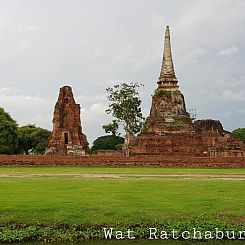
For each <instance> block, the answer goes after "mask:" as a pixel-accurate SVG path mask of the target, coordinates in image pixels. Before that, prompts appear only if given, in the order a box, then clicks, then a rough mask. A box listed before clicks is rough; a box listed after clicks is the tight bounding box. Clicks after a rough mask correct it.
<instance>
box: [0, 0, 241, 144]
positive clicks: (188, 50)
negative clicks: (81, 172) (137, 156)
mask: <svg viewBox="0 0 245 245" xmlns="http://www.w3.org/2000/svg"><path fill="white" fill-rule="evenodd" d="M0 6H1V8H0V106H1V107H3V108H4V109H5V110H6V111H8V112H9V113H10V114H11V115H12V117H13V118H14V119H16V120H17V122H18V123H19V124H20V125H24V124H27V123H34V124H36V125H38V126H41V127H44V128H48V129H50V130H51V129H52V116H53V109H54V105H55V102H56V100H57V96H58V91H59V88H60V87H61V86H63V85H70V86H72V88H73V93H74V95H75V98H76V101H77V103H80V104H81V107H82V115H81V117H82V124H83V131H84V133H85V134H86V135H87V136H88V139H89V141H90V143H91V142H92V141H93V140H94V139H95V138H96V137H98V136H100V135H103V134H104V133H103V130H102V128H101V125H103V124H105V123H107V122H109V121H110V117H109V116H108V115H106V113H105V109H106V108H107V105H108V101H107V99H106V92H105V89H106V87H108V86H111V85H113V84H116V83H119V82H122V81H123V82H134V81H138V82H141V83H143V84H144V85H145V86H144V87H143V88H142V89H141V90H140V94H141V98H142V101H143V104H142V108H143V112H144V116H145V117H146V116H147V115H148V114H149V110H150V105H151V94H152V93H153V91H154V89H155V88H156V82H157V79H158V76H159V72H160V65H161V60H162V51H163V35H164V29H165V26H166V25H169V26H170V34H171V41H172V53H173V59H174V66H175V72H176V76H177V78H178V81H179V86H180V90H181V91H182V92H183V93H184V95H185V100H186V106H187V108H195V109H196V110H197V118H198V119H205V118H212V119H218V120H220V121H221V122H222V124H223V126H224V128H225V129H227V130H233V129H235V128H237V127H245V69H244V59H245V28H244V26H245V15H244V13H245V1H243V0H185V1H184V0H176V1H168V0H148V1H147V0H145V1H142V0H86V1H85V0H66V1H65V0H36V1H32V0H22V1H18V0H11V1H9V0H0Z"/></svg>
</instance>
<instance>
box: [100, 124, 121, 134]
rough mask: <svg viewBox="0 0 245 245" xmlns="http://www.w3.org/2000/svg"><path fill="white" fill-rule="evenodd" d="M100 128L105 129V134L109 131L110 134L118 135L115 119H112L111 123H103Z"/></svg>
mask: <svg viewBox="0 0 245 245" xmlns="http://www.w3.org/2000/svg"><path fill="white" fill-rule="evenodd" d="M102 128H103V129H104V130H105V132H106V133H107V134H109V133H111V134H112V135H119V134H118V132H117V131H118V128H119V125H118V123H117V121H116V120H112V123H109V124H107V125H103V126H102Z"/></svg>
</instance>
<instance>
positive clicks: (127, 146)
mask: <svg viewBox="0 0 245 245" xmlns="http://www.w3.org/2000/svg"><path fill="white" fill-rule="evenodd" d="M129 144H130V131H129V128H128V126H127V127H126V139H125V156H126V157H129V155H130V152H129Z"/></svg>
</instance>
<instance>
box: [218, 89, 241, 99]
mask: <svg viewBox="0 0 245 245" xmlns="http://www.w3.org/2000/svg"><path fill="white" fill-rule="evenodd" d="M222 100H223V101H225V102H235V101H245V91H242V90H241V91H233V90H225V91H223V92H222Z"/></svg>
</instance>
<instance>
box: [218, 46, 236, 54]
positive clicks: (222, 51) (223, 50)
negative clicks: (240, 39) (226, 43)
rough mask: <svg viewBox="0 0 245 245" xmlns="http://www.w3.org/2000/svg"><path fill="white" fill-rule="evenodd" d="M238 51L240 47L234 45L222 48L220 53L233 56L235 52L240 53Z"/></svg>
mask: <svg viewBox="0 0 245 245" xmlns="http://www.w3.org/2000/svg"><path fill="white" fill-rule="evenodd" d="M238 51H239V49H238V47H237V46H234V45H233V46H231V47H230V48H227V49H222V50H220V51H219V53H218V55H221V56H231V55H233V54H236V53H238Z"/></svg>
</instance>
